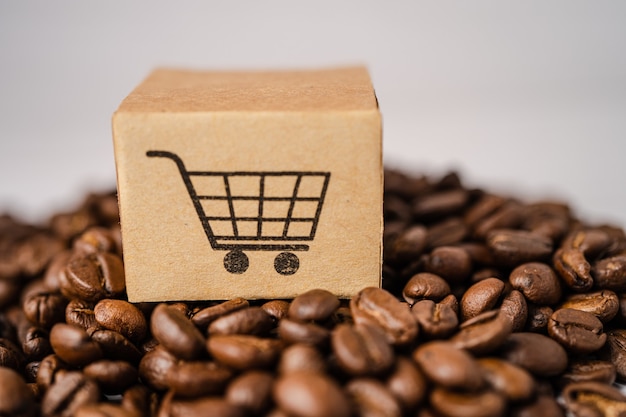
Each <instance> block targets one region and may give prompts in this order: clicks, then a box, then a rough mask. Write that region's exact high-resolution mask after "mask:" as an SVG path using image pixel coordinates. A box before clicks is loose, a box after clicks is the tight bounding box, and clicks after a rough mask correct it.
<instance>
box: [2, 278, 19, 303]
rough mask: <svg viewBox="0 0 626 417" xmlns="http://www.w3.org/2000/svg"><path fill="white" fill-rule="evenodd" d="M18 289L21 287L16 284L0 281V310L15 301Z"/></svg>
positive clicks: (5, 280) (4, 280) (9, 281)
mask: <svg viewBox="0 0 626 417" xmlns="http://www.w3.org/2000/svg"><path fill="white" fill-rule="evenodd" d="M20 289H21V287H20V285H19V284H18V283H17V282H15V281H11V280H7V279H0V308H4V307H6V306H8V305H11V304H13V303H14V302H15V301H17V299H18V296H19V293H20Z"/></svg>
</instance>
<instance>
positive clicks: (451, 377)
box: [413, 341, 484, 391]
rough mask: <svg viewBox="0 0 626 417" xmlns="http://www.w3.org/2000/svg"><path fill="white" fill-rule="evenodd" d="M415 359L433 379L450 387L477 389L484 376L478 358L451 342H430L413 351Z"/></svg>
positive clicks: (429, 377)
mask: <svg viewBox="0 0 626 417" xmlns="http://www.w3.org/2000/svg"><path fill="white" fill-rule="evenodd" d="M413 359H414V360H415V361H416V362H417V364H418V365H419V366H420V368H421V370H422V371H423V372H424V374H425V375H426V376H427V377H428V379H430V380H431V381H433V382H435V383H436V384H438V385H441V386H443V387H446V388H450V389H463V390H469V391H476V390H478V389H480V388H481V387H482V386H483V384H484V381H483V377H482V374H481V373H480V368H479V366H478V363H477V362H476V360H475V359H474V358H473V357H472V356H471V355H470V354H469V353H467V352H466V351H465V350H462V349H457V348H456V347H455V346H454V345H453V344H452V343H450V342H440V341H436V342H428V343H424V344H422V345H421V346H420V347H418V348H417V349H416V350H415V351H414V352H413Z"/></svg>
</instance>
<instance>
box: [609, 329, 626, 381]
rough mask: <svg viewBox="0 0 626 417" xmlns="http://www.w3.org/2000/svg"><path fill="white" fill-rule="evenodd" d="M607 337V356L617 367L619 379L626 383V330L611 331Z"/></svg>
mask: <svg viewBox="0 0 626 417" xmlns="http://www.w3.org/2000/svg"><path fill="white" fill-rule="evenodd" d="M606 335H607V340H606V347H607V349H606V351H607V352H606V356H608V359H610V361H611V362H612V363H613V365H615V371H616V372H617V376H618V379H619V380H621V381H626V330H625V329H615V330H610V331H608V332H607V333H606Z"/></svg>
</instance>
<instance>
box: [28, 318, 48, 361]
mask: <svg viewBox="0 0 626 417" xmlns="http://www.w3.org/2000/svg"><path fill="white" fill-rule="evenodd" d="M21 338H22V352H23V353H24V355H25V356H26V359H27V360H29V361H34V360H41V359H43V358H44V357H46V356H47V355H49V354H50V353H52V347H51V346H50V340H48V333H47V332H46V331H45V330H43V329H40V328H39V327H34V326H30V327H29V328H28V329H27V330H26V332H25V333H24V334H23V335H21Z"/></svg>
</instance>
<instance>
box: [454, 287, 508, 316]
mask: <svg viewBox="0 0 626 417" xmlns="http://www.w3.org/2000/svg"><path fill="white" fill-rule="evenodd" d="M503 292H504V282H502V281H500V280H499V279H497V278H487V279H484V280H482V281H480V282H477V283H476V284H474V285H472V286H471V287H469V288H468V289H467V290H466V291H465V294H463V298H461V302H460V303H459V307H460V309H461V321H465V320H469V319H471V318H473V317H476V316H478V315H479V314H481V313H484V312H485V311H488V310H491V309H492V308H493V307H494V306H495V305H496V303H497V302H498V300H499V299H500V297H501V296H502V294H503Z"/></svg>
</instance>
